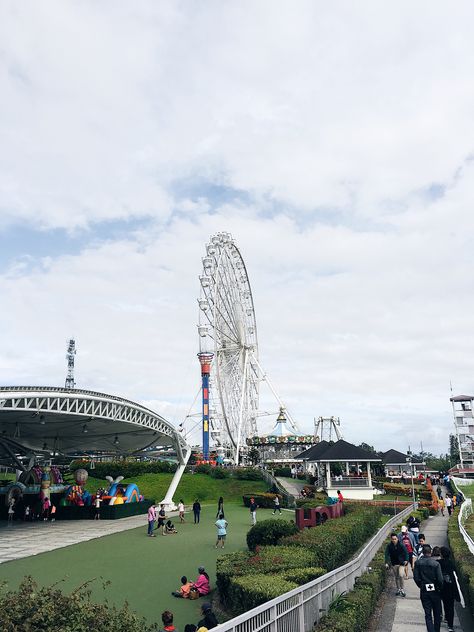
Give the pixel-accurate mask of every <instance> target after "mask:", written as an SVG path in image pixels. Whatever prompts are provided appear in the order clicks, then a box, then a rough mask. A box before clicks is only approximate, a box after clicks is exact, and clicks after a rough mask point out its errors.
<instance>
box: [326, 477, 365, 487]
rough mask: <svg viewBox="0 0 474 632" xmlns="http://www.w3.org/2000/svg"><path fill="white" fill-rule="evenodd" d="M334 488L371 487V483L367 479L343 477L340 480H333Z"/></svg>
mask: <svg viewBox="0 0 474 632" xmlns="http://www.w3.org/2000/svg"><path fill="white" fill-rule="evenodd" d="M331 485H332V486H333V487H343V488H344V487H369V481H368V480H367V479H366V478H355V477H353V476H343V477H340V478H331Z"/></svg>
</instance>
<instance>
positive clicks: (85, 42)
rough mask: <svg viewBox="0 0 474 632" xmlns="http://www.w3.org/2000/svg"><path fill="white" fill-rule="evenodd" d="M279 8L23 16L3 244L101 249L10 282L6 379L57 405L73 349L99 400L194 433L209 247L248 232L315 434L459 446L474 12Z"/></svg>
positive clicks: (284, 379) (285, 376)
mask: <svg viewBox="0 0 474 632" xmlns="http://www.w3.org/2000/svg"><path fill="white" fill-rule="evenodd" d="M277 4H278V10H275V3H265V2H261V3H258V4H255V3H250V2H240V3H232V4H231V3H221V2H208V3H200V4H197V5H189V4H187V3H174V2H170V3H167V2H160V3H159V4H156V3H152V2H149V3H142V4H141V5H140V6H139V7H136V6H132V4H130V3H125V4H122V5H120V6H119V5H117V4H116V3H114V4H113V5H112V4H111V3H107V2H105V3H101V4H97V3H92V2H84V3H81V4H80V5H77V4H71V3H63V2H53V1H51V2H47V3H42V4H41V6H40V5H38V4H37V3H26V4H23V5H21V6H20V5H18V4H17V3H4V4H3V5H2V7H1V8H0V37H1V39H2V42H3V47H2V54H1V56H0V87H1V91H2V100H1V102H0V121H1V124H0V230H2V229H3V231H4V233H3V234H5V235H7V234H8V232H7V231H8V227H9V225H11V224H13V223H18V224H20V225H24V226H28V227H30V228H31V227H33V228H39V229H42V230H43V231H48V230H50V229H52V228H65V229H66V230H69V231H74V230H77V229H81V228H86V229H88V230H90V236H91V241H90V244H89V246H87V247H85V248H84V249H82V251H81V252H80V253H79V254H77V255H72V254H71V255H69V256H65V255H55V256H53V255H51V256H50V257H47V258H45V259H43V260H41V261H38V260H37V259H36V257H35V253H34V251H33V248H32V251H31V252H30V253H29V256H27V257H26V258H16V259H13V260H12V261H11V263H10V266H9V270H7V271H6V272H5V273H4V275H3V276H2V277H1V278H0V291H1V295H2V299H3V300H2V304H4V305H7V306H8V308H7V309H4V310H2V312H1V314H0V331H1V334H0V341H1V344H0V349H1V351H0V380H1V381H3V382H13V381H17V382H21V383H27V382H34V383H42V382H48V381H49V382H51V383H55V384H60V383H61V382H62V381H63V379H64V359H63V354H64V350H63V347H64V345H65V341H66V340H67V339H68V338H69V336H70V335H72V334H73V335H75V336H76V338H77V341H78V348H79V353H78V356H77V367H78V384H80V385H81V386H88V387H91V388H97V389H102V390H104V391H113V392H116V393H121V394H123V395H126V396H129V397H131V398H132V399H138V400H143V401H147V402H157V406H159V407H160V408H161V412H163V413H164V414H168V415H169V416H170V417H171V418H173V420H177V421H178V420H180V415H184V414H185V412H186V409H187V406H188V404H189V402H190V400H191V399H192V397H193V396H194V392H195V389H196V386H197V381H198V378H199V374H198V370H199V369H198V365H197V360H196V358H195V353H196V347H197V339H196V335H195V328H194V325H195V323H196V321H197V314H196V303H195V298H196V297H197V294H198V282H197V275H198V272H199V267H200V258H201V256H202V255H203V253H204V249H203V245H204V243H205V241H206V240H207V238H208V236H209V235H210V234H211V233H213V232H215V231H217V230H229V231H231V232H232V233H233V234H234V236H235V238H236V240H237V242H238V244H239V246H240V247H241V249H242V252H243V254H244V258H245V260H246V263H247V265H248V269H249V274H250V278H251V282H252V285H253V288H254V294H255V302H256V308H257V320H258V328H259V336H260V351H261V357H262V359H263V362H264V365H265V367H266V368H267V369H268V370H269V372H270V375H271V376H272V377H273V381H274V382H275V383H276V384H277V386H278V387H279V390H280V391H281V392H282V394H283V396H284V399H285V400H286V401H287V403H288V404H289V405H290V407H291V409H292V411H293V414H294V416H295V417H297V418H298V419H301V422H302V425H303V426H304V427H305V428H306V429H309V427H310V425H311V419H312V417H313V416H319V415H320V414H323V415H326V414H327V415H329V414H336V415H340V416H341V418H342V420H343V424H344V426H343V428H344V430H345V433H346V436H347V437H348V438H349V439H353V440H357V439H358V438H360V437H363V438H364V439H365V440H367V441H368V442H369V443H376V444H377V443H378V444H379V445H380V447H387V448H388V447H391V446H392V444H393V445H394V447H398V448H405V447H406V445H405V444H406V443H407V442H410V443H412V444H413V445H417V442H418V441H419V440H420V438H422V439H423V442H424V445H425V448H427V449H430V448H431V449H432V450H433V451H440V450H444V449H446V446H447V434H448V432H449V430H450V411H449V406H448V397H449V391H448V386H449V380H450V379H452V380H453V383H454V385H455V387H459V390H472V389H471V388H470V384H471V375H472V368H473V362H472V357H473V353H472V352H473V349H472V334H471V318H470V314H471V312H472V309H473V304H472V303H473V301H472V298H471V296H472V263H473V261H472V254H471V252H472V247H471V243H472V237H473V228H474V226H473V220H472V210H471V201H472V199H473V185H472V182H473V178H472V170H473V168H474V167H473V163H472V158H471V157H472V155H473V143H472V138H473V137H474V116H473V114H472V112H473V111H474V107H473V106H474V89H473V84H472V80H471V77H472V63H473V57H474V45H473V43H472V34H471V30H472V29H471V24H472V18H473V15H472V14H473V13H474V9H473V7H472V5H471V4H470V3H467V2H461V3H458V4H457V5H456V9H455V10H454V9H453V8H452V7H450V8H449V10H448V9H446V7H445V5H444V4H441V3H423V2H422V3H418V4H416V5H413V4H412V3H404V2H402V3H397V6H396V7H395V6H394V7H388V6H387V5H381V4H380V3H377V2H369V3H366V4H364V5H363V6H355V5H354V4H353V3H348V2H343V3H341V4H339V5H338V6H337V7H334V6H333V5H327V4H325V3H314V2H302V3H299V4H298V6H297V7H295V5H294V3H286V2H279V3H277ZM193 187H195V188H196V190H199V193H198V194H196V195H190V194H188V193H187V191H188V189H190V190H192V189H193ZM215 187H220V188H222V189H223V190H225V187H228V193H229V195H228V199H227V201H226V202H223V201H222V200H220V199H219V200H218V199H217V197H216V190H215ZM233 190H234V191H235V196H234V197H235V199H234V200H233V199H232V197H233V195H232V191H233ZM183 191H184V193H183ZM141 217H149V218H150V223H149V225H148V227H147V228H146V229H140V230H135V231H133V232H131V233H130V235H129V236H128V238H125V237H122V238H120V239H112V238H110V239H109V240H108V241H101V240H100V239H95V231H94V227H95V224H97V223H101V222H102V223H103V222H106V221H110V220H131V219H132V220H133V219H134V218H141ZM1 236H2V233H0V239H1ZM18 252H19V253H20V252H21V253H22V254H23V252H24V249H20V248H18ZM264 400H265V398H264ZM264 404H265V406H266V407H268V406H269V405H270V404H268V406H267V402H266V401H264ZM266 423H269V422H268V421H267V422H266ZM372 437H373V438H372ZM369 439H371V440H369ZM430 441H431V442H432V445H431V446H430V445H429V444H430Z"/></svg>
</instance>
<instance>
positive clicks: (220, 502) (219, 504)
mask: <svg viewBox="0 0 474 632" xmlns="http://www.w3.org/2000/svg"><path fill="white" fill-rule="evenodd" d="M221 514H222V517H223V518H225V514H224V499H223V498H222V496H220V497H219V500H218V501H217V513H216V520H217V519H218V518H219V517H220V515H221Z"/></svg>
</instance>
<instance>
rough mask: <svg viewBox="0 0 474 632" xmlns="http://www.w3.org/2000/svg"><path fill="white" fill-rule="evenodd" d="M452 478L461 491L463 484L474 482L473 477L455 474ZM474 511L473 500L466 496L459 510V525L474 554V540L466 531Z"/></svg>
mask: <svg viewBox="0 0 474 632" xmlns="http://www.w3.org/2000/svg"><path fill="white" fill-rule="evenodd" d="M450 480H451V482H452V483H453V485H454V487H455V488H456V489H457V490H458V491H460V490H459V487H462V486H463V485H472V482H473V481H472V479H464V478H458V477H455V476H452V477H451V479H450ZM466 480H467V481H469V483H465V482H464V481H466ZM461 494H462V492H461ZM472 513H473V510H472V500H471V499H470V498H466V499H465V500H464V502H463V503H462V505H461V508H460V510H459V514H458V527H459V531H460V532H461V535H462V537H463V538H464V542H465V543H466V544H467V547H468V549H469V550H470V552H471V553H472V555H474V540H473V539H472V538H471V536H470V535H469V533H468V532H467V531H466V528H465V526H464V524H465V522H466V520H467V519H468V518H469V516H471V515H472Z"/></svg>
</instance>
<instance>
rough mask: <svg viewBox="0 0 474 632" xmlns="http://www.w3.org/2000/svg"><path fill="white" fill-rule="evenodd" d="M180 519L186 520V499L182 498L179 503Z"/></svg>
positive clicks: (181, 520)
mask: <svg viewBox="0 0 474 632" xmlns="http://www.w3.org/2000/svg"><path fill="white" fill-rule="evenodd" d="M178 513H179V521H180V522H184V501H183V500H180V501H179V503H178Z"/></svg>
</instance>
